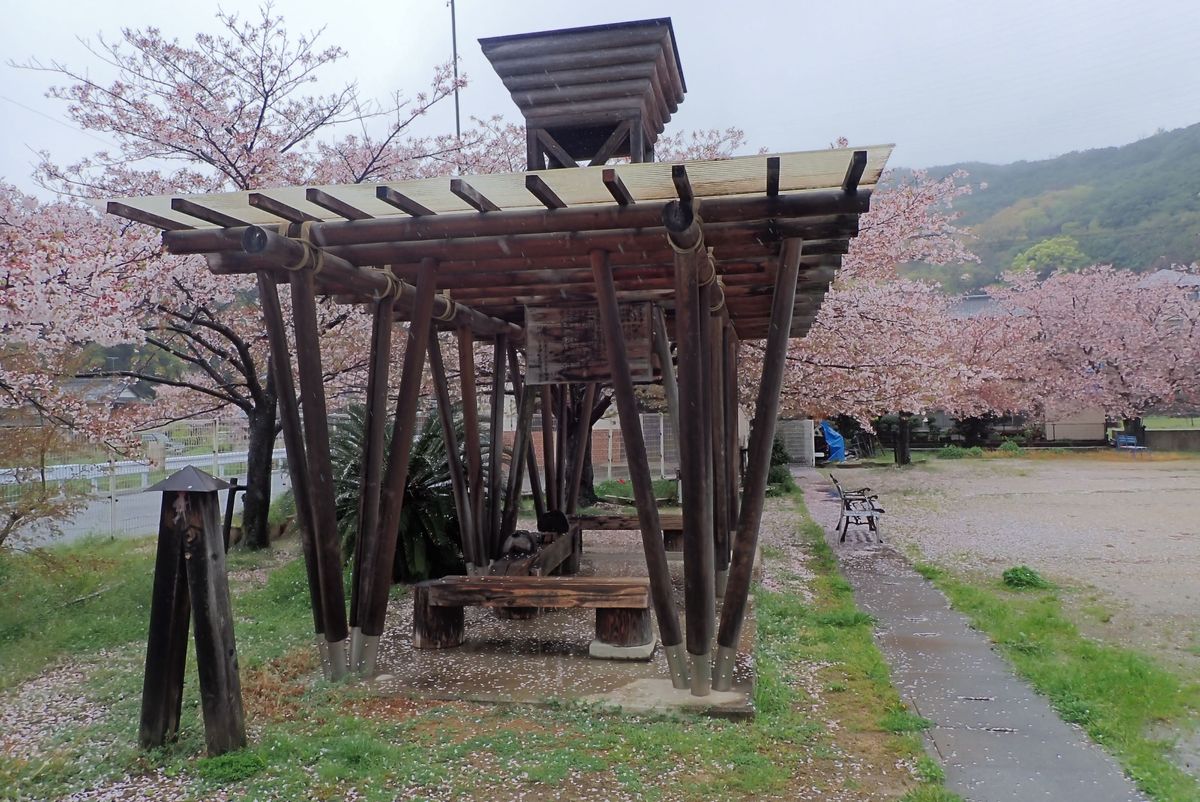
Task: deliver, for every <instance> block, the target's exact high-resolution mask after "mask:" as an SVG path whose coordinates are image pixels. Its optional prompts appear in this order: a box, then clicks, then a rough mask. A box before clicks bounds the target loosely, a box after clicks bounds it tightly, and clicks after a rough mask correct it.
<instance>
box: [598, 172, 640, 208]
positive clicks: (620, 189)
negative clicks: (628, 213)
mask: <svg viewBox="0 0 1200 802" xmlns="http://www.w3.org/2000/svg"><path fill="white" fill-rule="evenodd" d="M600 180H601V181H603V182H604V186H605V187H606V188H607V189H608V192H609V194H610V195H612V196H613V200H615V201H616V202H617V204H618V205H619V206H632V205H633V204H634V203H635V201H634V199H633V194H632V193H630V191H629V188H628V187H626V186H625V182H624V181H622V180H621V176H619V175H617V171H616V170H614V169H612V168H611V167H609V168H606V169H605V170H604V172H603V173H601V178H600Z"/></svg>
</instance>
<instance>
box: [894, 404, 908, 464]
mask: <svg viewBox="0 0 1200 802" xmlns="http://www.w3.org/2000/svg"><path fill="white" fill-rule="evenodd" d="M911 434H912V416H911V415H909V414H908V413H907V412H901V413H900V418H899V420H898V421H897V424H896V440H895V443H894V445H893V450H894V451H895V454H896V464H897V465H908V464H910V463H911V462H912V452H911V451H910V449H909V440H910V435H911Z"/></svg>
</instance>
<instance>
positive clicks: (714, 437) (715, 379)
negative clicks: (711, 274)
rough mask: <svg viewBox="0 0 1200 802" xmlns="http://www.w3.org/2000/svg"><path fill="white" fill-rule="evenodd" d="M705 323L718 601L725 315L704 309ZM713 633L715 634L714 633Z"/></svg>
mask: <svg viewBox="0 0 1200 802" xmlns="http://www.w3.org/2000/svg"><path fill="white" fill-rule="evenodd" d="M706 312H707V315H708V316H707V321H708V332H707V336H708V360H709V361H708V365H709V369H708V377H707V378H708V381H707V386H706V388H705V389H706V392H705V395H706V396H707V397H708V403H709V425H708V430H709V432H710V435H709V437H710V439H711V441H712V471H711V473H712V478H713V482H712V488H713V492H712V511H713V571H714V578H715V582H716V594H717V598H721V597H723V596H724V595H725V583H726V581H727V580H728V578H729V556H728V555H729V486H728V481H729V477H728V475H727V474H726V472H725V468H726V466H727V461H726V458H725V449H726V447H727V446H728V438H727V437H726V435H725V421H726V415H725V336H724V335H725V322H724V312H723V311H721V310H718V311H717V312H713V311H712V310H711V309H710V310H706ZM714 634H716V633H714Z"/></svg>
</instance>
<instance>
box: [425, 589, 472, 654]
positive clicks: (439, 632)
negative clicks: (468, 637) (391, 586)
mask: <svg viewBox="0 0 1200 802" xmlns="http://www.w3.org/2000/svg"><path fill="white" fill-rule="evenodd" d="M429 594H430V590H429V588H428V587H426V586H424V585H417V586H416V587H414V588H413V648H414V649H452V648H454V647H455V646H462V643H463V637H464V627H465V618H464V616H463V608H461V607H441V606H437V605H433V604H430V603H429V601H430V600H429Z"/></svg>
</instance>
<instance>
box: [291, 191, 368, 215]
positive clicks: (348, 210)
mask: <svg viewBox="0 0 1200 802" xmlns="http://www.w3.org/2000/svg"><path fill="white" fill-rule="evenodd" d="M304 198H305V200H307V201H308V202H309V203H311V204H314V205H316V206H320V207H321V208H322V209H328V210H329V211H331V212H333V213H334V214H336V215H340V216H342V217H344V218H346V219H347V220H370V219H371V218H372V217H373V215H369V214H367V213H366V212H364V211H363V210H362V209H357V208H355V207H353V206H351V205H350V204H348V203H346V202H345V201H344V200H342V199H341V198H335V197H334V196H332V195H330V194H329V193H328V192H325V191H324V190H321V189H317V188H316V187H309V188H308V189H307V190H305V191H304Z"/></svg>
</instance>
